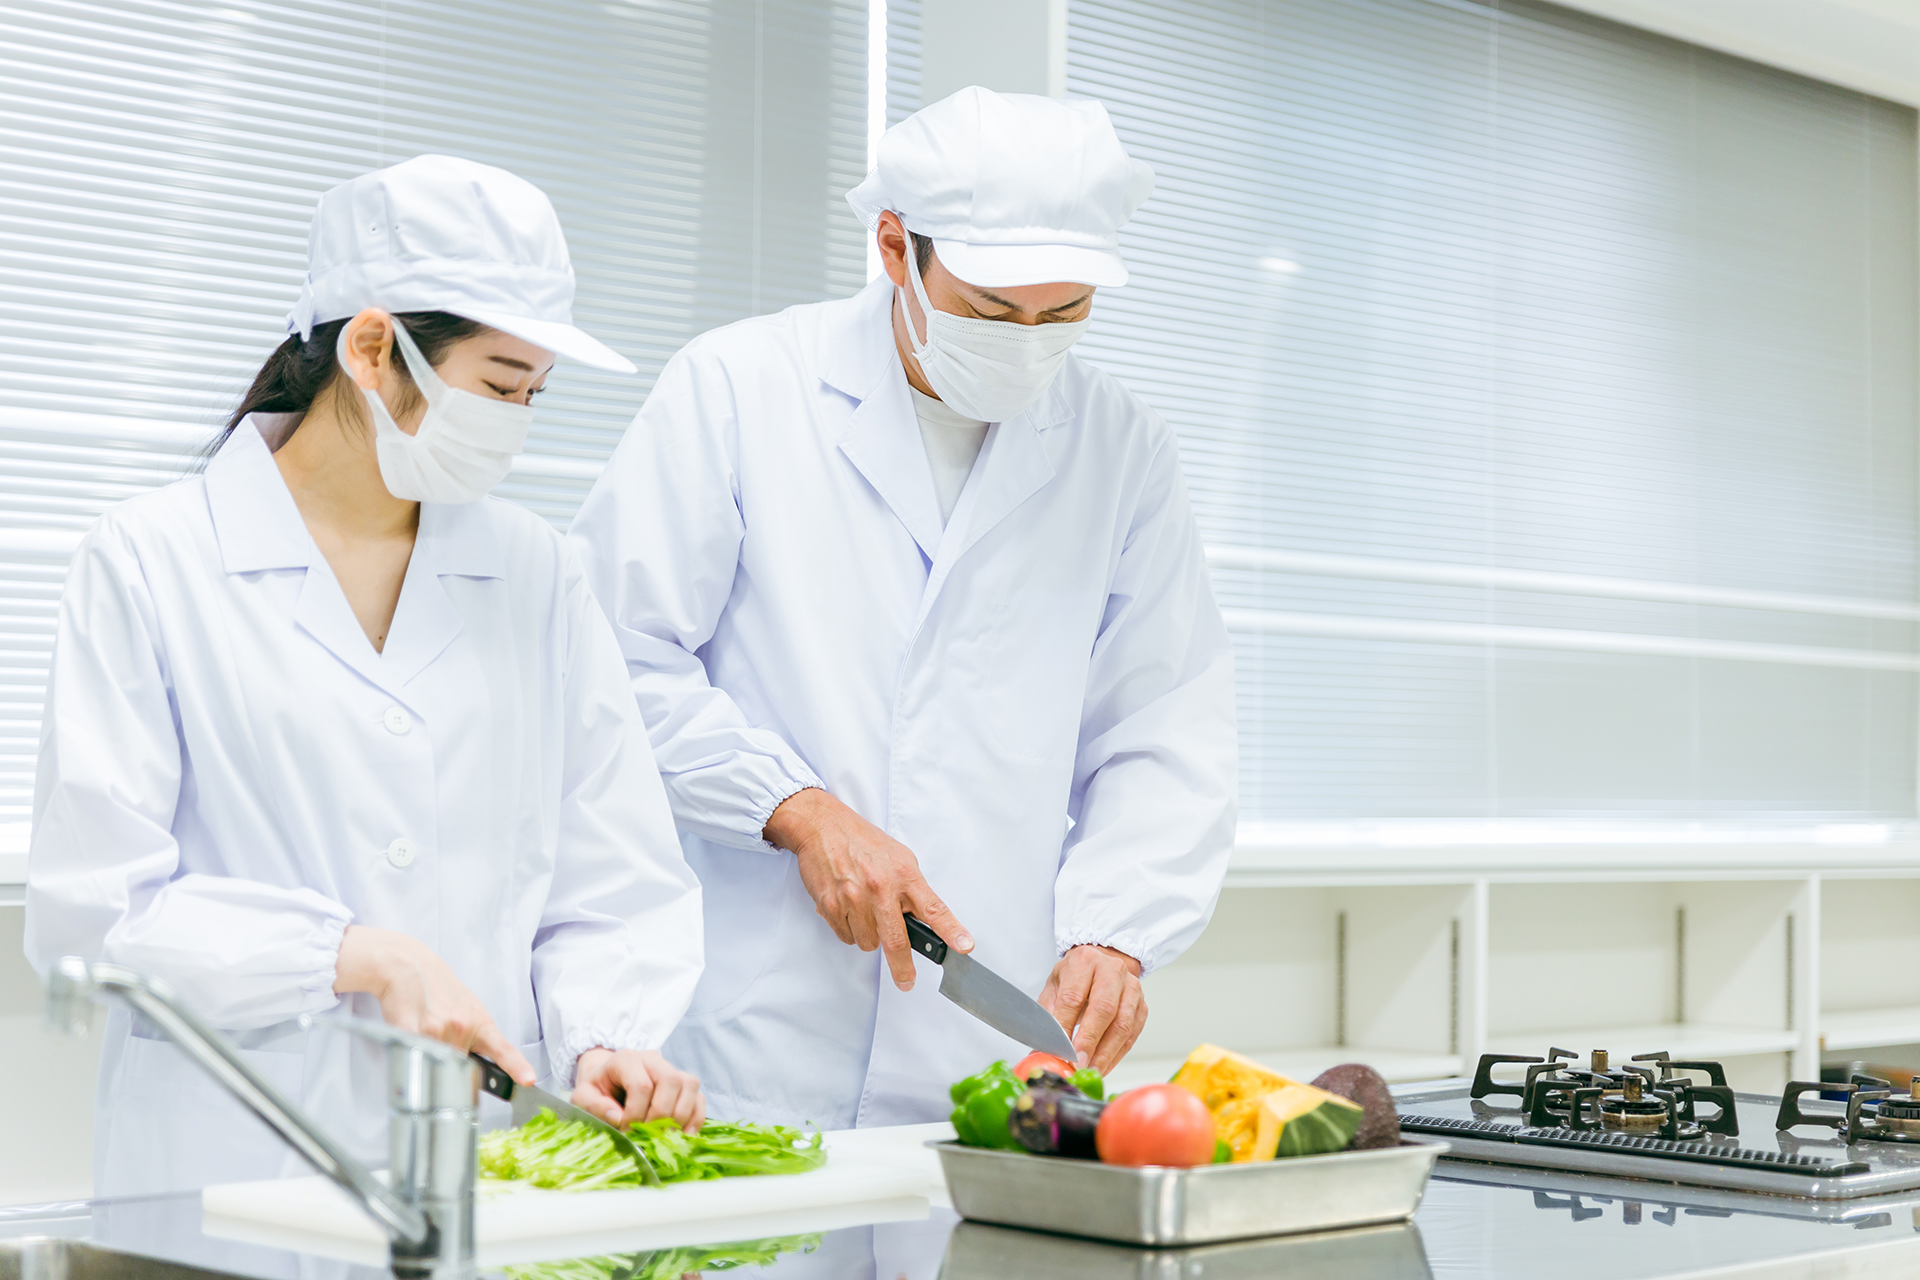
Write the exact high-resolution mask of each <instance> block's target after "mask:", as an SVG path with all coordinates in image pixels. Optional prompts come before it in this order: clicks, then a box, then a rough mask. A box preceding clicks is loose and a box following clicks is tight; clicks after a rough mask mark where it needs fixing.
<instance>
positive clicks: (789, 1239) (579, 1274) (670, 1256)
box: [505, 1234, 820, 1280]
mask: <svg viewBox="0 0 1920 1280" xmlns="http://www.w3.org/2000/svg"><path fill="white" fill-rule="evenodd" d="M819 1246H820V1237H819V1236H818V1235H817V1234H816V1235H805V1236H780V1237H777V1238H775V1239H771V1240H741V1241H737V1242H736V1243H733V1244H719V1245H711V1246H708V1247H704V1248H703V1247H683V1248H679V1249H655V1250H653V1251H651V1252H648V1253H616V1254H605V1255H603V1256H600V1257H595V1258H569V1259H567V1260H565V1261H564V1262H527V1263H521V1264H520V1265H518V1266H512V1267H507V1268H506V1269H505V1271H506V1274H507V1276H508V1277H509V1280H681V1277H683V1276H687V1275H699V1274H701V1273H703V1272H709V1271H732V1270H733V1269H734V1268H735V1267H764V1266H767V1265H769V1264H771V1263H772V1262H773V1261H774V1260H775V1259H777V1258H779V1257H780V1255H782V1254H786V1253H812V1252H813V1251H814V1250H815V1249H817V1248H819Z"/></svg>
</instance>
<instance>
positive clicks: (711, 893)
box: [681, 835, 806, 1026]
mask: <svg viewBox="0 0 1920 1280" xmlns="http://www.w3.org/2000/svg"><path fill="white" fill-rule="evenodd" d="M681 843H682V844H683V845H684V847H685V849H686V854H687V865H688V866H690V867H692V868H693V872H694V874H695V875H697V876H698V877H700V909H701V912H702V913H703V915H704V916H705V924H706V967H705V969H703V970H702V971H701V974H700V984H699V985H698V986H697V987H695V988H694V991H693V1002H692V1003H691V1004H690V1005H688V1006H687V1012H686V1016H685V1017H683V1018H682V1019H681V1023H682V1024H683V1025H692V1026H698V1025H701V1024H704V1023H710V1022H718V1021H722V1020H724V1019H726V1018H728V1017H730V1016H731V1015H732V1014H733V1013H734V1011H735V1010H736V1009H737V1008H738V1007H739V1006H740V1005H741V1004H742V1003H743V1002H744V1001H745V999H746V997H747V996H748V995H749V994H751V992H752V990H753V985H754V983H756V982H757V981H758V980H759V979H760V976H761V975H762V974H763V973H765V972H766V971H767V966H768V965H770V964H772V963H773V959H774V957H775V956H777V955H779V954H780V952H781V950H782V948H783V947H784V945H785V943H786V938H787V933H788V931H789V926H788V920H789V919H790V917H791V916H792V913H793V911H794V910H795V909H797V908H796V905H795V904H796V902H797V901H801V900H805V899H806V889H805V887H804V886H803V885H801V884H800V872H799V868H798V864H797V863H796V862H795V860H794V858H793V855H791V854H787V853H766V852H762V851H756V850H751V849H730V848H728V847H726V846H725V845H719V844H714V843H712V842H711V841H707V840H702V839H700V838H699V837H698V836H688V835H683V836H682V837H681Z"/></svg>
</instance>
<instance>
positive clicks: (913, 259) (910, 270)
mask: <svg viewBox="0 0 1920 1280" xmlns="http://www.w3.org/2000/svg"><path fill="white" fill-rule="evenodd" d="M895 216H898V215H895ZM900 230H902V231H904V232H906V236H907V279H909V280H911V281H913V292H914V296H915V297H917V298H919V299H920V318H921V319H922V320H923V321H925V322H926V329H927V336H926V338H925V339H924V340H922V339H921V337H920V335H919V334H917V333H915V332H914V331H913V313H912V312H910V311H907V312H906V317H905V318H906V321H907V336H908V337H909V338H912V339H913V355H914V359H916V360H917V359H919V358H920V353H921V352H922V351H925V350H926V349H927V348H928V347H930V346H932V345H933V303H931V302H929V301H928V300H927V286H926V285H924V284H922V283H921V281H920V255H919V254H918V253H916V252H915V251H914V247H913V233H912V232H911V231H907V224H906V223H905V222H902V223H901V224H900ZM901 310H902V311H906V308H905V307H902V308H901Z"/></svg>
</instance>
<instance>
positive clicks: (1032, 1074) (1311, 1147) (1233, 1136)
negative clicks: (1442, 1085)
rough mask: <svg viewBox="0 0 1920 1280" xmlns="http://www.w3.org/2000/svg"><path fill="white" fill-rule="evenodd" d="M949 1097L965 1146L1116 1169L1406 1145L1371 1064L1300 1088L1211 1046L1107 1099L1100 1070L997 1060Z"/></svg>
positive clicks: (1050, 1061) (1041, 1059) (1044, 1059)
mask: <svg viewBox="0 0 1920 1280" xmlns="http://www.w3.org/2000/svg"><path fill="white" fill-rule="evenodd" d="M950 1092H951V1093H952V1096H953V1102H954V1110H953V1117H952V1118H953V1128H954V1132H955V1133H956V1134H957V1135H958V1137H959V1139H960V1141H961V1142H964V1143H966V1144H968V1145H969V1146H976V1147H998V1148H1001V1149H1003V1150H1010V1151H1030V1152H1033V1153H1035V1154H1037V1155H1051V1156H1066V1157H1069V1158H1073V1159H1081V1160H1092V1159H1099V1160H1102V1161H1105V1162H1106V1163H1108V1164H1120V1165H1134V1166H1141V1165H1167V1166H1172V1167H1176V1168H1187V1167H1191V1166H1193V1165H1199V1164H1208V1163H1214V1164H1224V1163H1236V1164H1246V1163H1250V1162H1253V1161H1256V1160H1274V1159H1284V1158H1286V1157H1289V1156H1310V1155H1325V1154H1328V1153H1330V1152H1334V1151H1347V1150H1354V1151H1358V1150H1364V1149H1366V1148H1369V1147H1388V1146H1393V1145H1395V1144H1396V1143H1398V1142H1399V1141H1400V1120H1399V1116H1398V1115H1397V1114H1396V1113H1395V1111H1394V1106H1393V1097H1392V1095H1391V1093H1389V1092H1388V1090H1387V1086H1386V1082H1385V1081H1384V1080H1382V1079H1381V1078H1380V1076H1379V1074H1378V1073H1377V1072H1375V1071H1374V1070H1373V1069H1372V1068H1371V1067H1367V1066H1363V1065H1361V1064H1360V1063H1357V1062H1349V1063H1344V1064H1342V1065H1341V1066H1338V1067H1334V1068H1332V1069H1331V1070H1329V1071H1325V1072H1323V1073H1321V1075H1320V1076H1319V1077H1317V1078H1316V1079H1315V1080H1314V1081H1313V1083H1312V1084H1302V1083H1300V1082H1299V1081H1297V1080H1289V1079H1288V1078H1287V1077H1285V1076H1283V1075H1281V1074H1279V1073H1278V1072H1275V1071H1269V1070H1267V1069H1266V1068H1265V1067H1263V1066H1261V1065H1260V1064H1259V1063H1257V1062H1254V1061H1252V1060H1251V1059H1248V1058H1244V1057H1242V1056H1240V1055H1239V1054H1237V1053H1232V1052H1230V1051H1228V1050H1226V1049H1222V1048H1220V1047H1219V1046H1218V1045H1211V1044H1203V1045H1201V1046H1200V1047H1199V1048H1197V1049H1195V1050H1194V1051H1193V1052H1192V1053H1191V1054H1190V1055H1188V1057H1187V1060H1186V1061H1185V1062H1184V1063H1182V1064H1181V1066H1180V1070H1179V1071H1177V1072H1175V1073H1174V1077H1173V1079H1172V1080H1171V1081H1169V1082H1167V1083H1166V1084H1154V1085H1147V1086H1144V1087H1143V1088H1139V1089H1129V1090H1127V1091H1126V1092H1125V1093H1122V1094H1121V1095H1119V1096H1118V1097H1117V1098H1115V1099H1113V1100H1112V1101H1111V1102H1107V1101H1103V1100H1102V1099H1103V1097H1104V1093H1105V1086H1104V1084H1103V1083H1102V1082H1101V1080H1100V1077H1099V1076H1098V1075H1097V1074H1095V1073H1093V1072H1092V1071H1090V1070H1082V1071H1078V1072H1075V1071H1073V1070H1071V1068H1069V1067H1068V1065H1067V1064H1066V1063H1065V1062H1062V1061H1061V1060H1060V1059H1058V1058H1053V1057H1050V1056H1048V1055H1046V1054H1033V1055H1030V1056H1029V1057H1027V1058H1025V1059H1023V1060H1022V1061H1021V1062H1020V1064H1019V1065H1018V1066H1017V1067H1014V1068H1011V1069H1009V1068H1008V1067H1007V1064H1006V1063H1004V1062H996V1063H994V1064H993V1065H992V1066H990V1067H988V1068H987V1069H986V1070H985V1071H982V1072H980V1073H979V1074H977V1075H972V1076H968V1077H967V1078H966V1079H965V1080H961V1081H958V1082H956V1083H955V1084H954V1085H953V1087H952V1089H951V1091H950Z"/></svg>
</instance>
